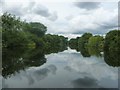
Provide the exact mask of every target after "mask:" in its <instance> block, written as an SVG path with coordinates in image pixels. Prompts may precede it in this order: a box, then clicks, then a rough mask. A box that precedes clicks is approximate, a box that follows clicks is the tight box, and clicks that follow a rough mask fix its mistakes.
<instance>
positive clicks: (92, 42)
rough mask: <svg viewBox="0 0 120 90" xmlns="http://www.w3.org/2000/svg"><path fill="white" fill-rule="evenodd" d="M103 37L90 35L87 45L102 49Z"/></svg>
mask: <svg viewBox="0 0 120 90" xmlns="http://www.w3.org/2000/svg"><path fill="white" fill-rule="evenodd" d="M103 44H104V38H103V37H102V36H92V37H90V38H89V41H88V47H90V48H96V49H98V50H100V51H102V50H103Z"/></svg>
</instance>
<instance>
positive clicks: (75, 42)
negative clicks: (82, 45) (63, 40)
mask: <svg viewBox="0 0 120 90" xmlns="http://www.w3.org/2000/svg"><path fill="white" fill-rule="evenodd" d="M78 39H79V37H77V38H75V39H73V38H72V39H70V40H69V46H70V48H71V49H78Z"/></svg>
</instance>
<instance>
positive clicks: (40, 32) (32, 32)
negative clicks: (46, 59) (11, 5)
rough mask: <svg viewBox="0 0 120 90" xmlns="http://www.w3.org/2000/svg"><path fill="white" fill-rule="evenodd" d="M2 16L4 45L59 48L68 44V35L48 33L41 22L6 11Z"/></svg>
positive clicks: (47, 48) (0, 29)
mask: <svg viewBox="0 0 120 90" xmlns="http://www.w3.org/2000/svg"><path fill="white" fill-rule="evenodd" d="M0 17H1V19H2V20H1V22H0V23H1V25H2V28H0V31H1V32H2V47H3V48H13V47H32V48H37V47H39V48H44V49H45V50H46V51H47V50H49V49H52V48H53V47H54V48H56V49H58V48H62V47H64V46H66V45H67V40H68V38H67V37H64V36H58V35H51V34H46V31H47V27H46V26H45V25H43V24H42V23H39V22H29V23H28V22H25V21H22V20H21V19H20V18H18V17H16V16H15V15H12V14H9V13H4V14H3V15H1V16H0Z"/></svg>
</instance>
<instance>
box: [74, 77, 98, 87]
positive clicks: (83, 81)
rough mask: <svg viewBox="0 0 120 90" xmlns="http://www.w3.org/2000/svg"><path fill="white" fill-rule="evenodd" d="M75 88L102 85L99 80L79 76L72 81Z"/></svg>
mask: <svg viewBox="0 0 120 90" xmlns="http://www.w3.org/2000/svg"><path fill="white" fill-rule="evenodd" d="M72 84H73V86H74V87H75V88H96V87H97V88H98V87H100V86H99V84H98V82H97V80H96V79H94V78H90V77H84V78H78V79H76V80H73V81H72Z"/></svg>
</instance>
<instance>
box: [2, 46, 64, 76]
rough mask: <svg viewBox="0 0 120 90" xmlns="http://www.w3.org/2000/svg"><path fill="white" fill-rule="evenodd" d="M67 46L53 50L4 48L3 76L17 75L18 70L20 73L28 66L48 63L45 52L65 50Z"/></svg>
mask: <svg viewBox="0 0 120 90" xmlns="http://www.w3.org/2000/svg"><path fill="white" fill-rule="evenodd" d="M65 49H66V47H63V48H61V47H60V48H57V49H56V48H55V49H54V48H52V50H46V51H45V50H44V49H43V48H35V49H30V48H24V47H15V48H9V49H7V48H3V52H2V63H3V64H2V68H3V70H2V76H3V77H4V78H7V77H10V76H11V75H15V73H16V72H18V73H19V71H20V70H25V69H26V68H29V67H32V66H36V67H38V66H41V65H43V64H44V63H46V58H45V54H50V53H57V52H60V51H64V50H65Z"/></svg>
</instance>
